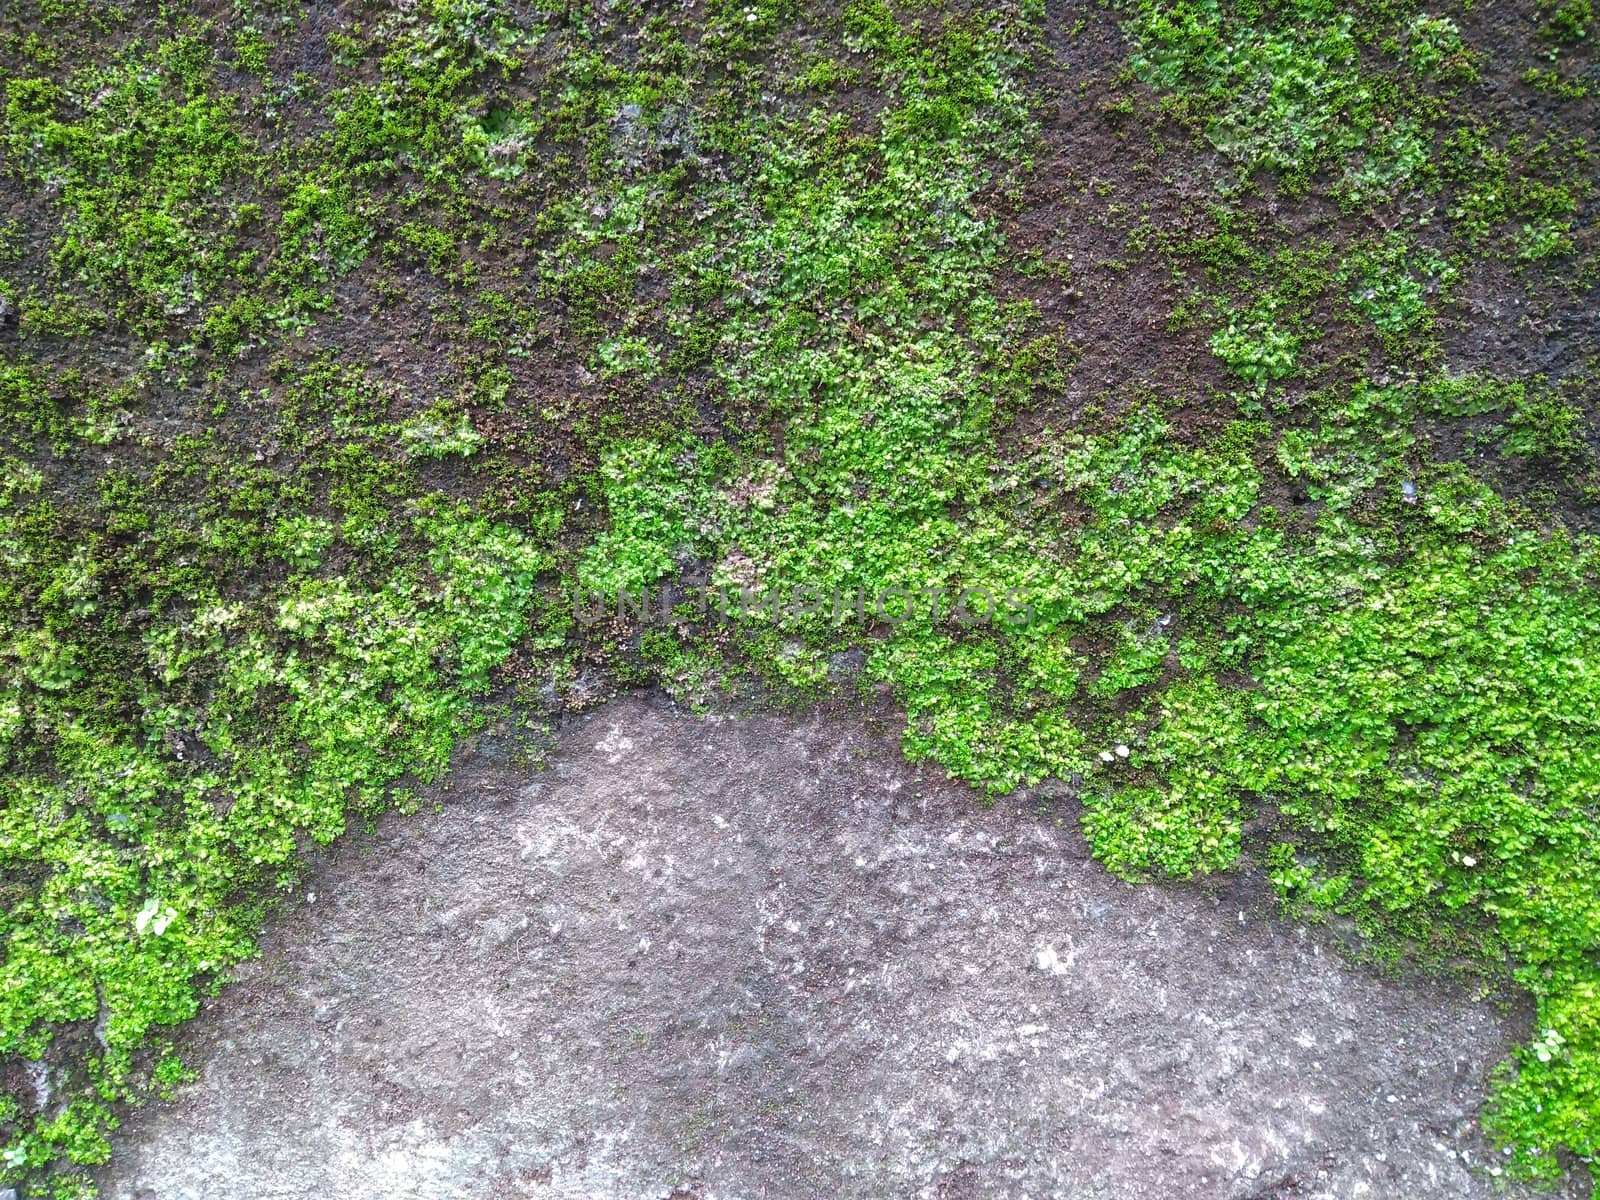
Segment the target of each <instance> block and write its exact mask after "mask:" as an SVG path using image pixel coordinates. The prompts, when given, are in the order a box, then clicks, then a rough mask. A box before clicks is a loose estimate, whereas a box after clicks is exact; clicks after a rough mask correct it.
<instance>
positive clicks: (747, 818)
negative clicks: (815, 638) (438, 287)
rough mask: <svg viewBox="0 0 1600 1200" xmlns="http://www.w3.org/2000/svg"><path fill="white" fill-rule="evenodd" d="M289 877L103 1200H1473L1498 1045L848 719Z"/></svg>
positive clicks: (675, 715)
mask: <svg viewBox="0 0 1600 1200" xmlns="http://www.w3.org/2000/svg"><path fill="white" fill-rule="evenodd" d="M437 795H438V796H439V797H440V798H441V799H442V800H443V801H444V808H443V810H442V811H441V812H437V813H434V812H431V811H430V812H425V813H423V814H422V815H419V816H415V817H411V818H401V817H396V818H393V819H390V820H385V821H384V822H382V823H381V826H380V828H379V830H378V832H377V833H376V834H375V835H363V836H357V837H354V838H352V839H350V840H349V841H348V842H346V843H344V844H342V845H341V846H340V847H338V848H337V849H336V850H335V851H334V852H333V853H332V854H330V855H329V856H328V857H327V858H326V859H325V860H324V861H322V862H321V863H319V864H318V865H317V867H316V868H315V870H314V873H313V877H312V879H311V881H310V883H309V887H308V891H309V892H310V894H311V895H310V898H309V902H308V903H306V904H305V905H304V906H303V907H301V908H300V909H299V910H298V911H296V912H294V913H293V914H291V915H290V916H288V917H287V918H286V919H284V920H283V921H282V922H280V923H279V924H278V925H276V926H275V927H274V928H273V929H272V930H271V931H270V933H269V935H268V936H267V937H266V939H265V942H264V948H263V954H262V955H261V957H260V958H259V959H258V960H256V961H253V962H251V963H249V964H246V965H245V966H244V967H243V968H242V969H241V970H240V972H239V982H238V983H237V984H236V985H233V986H230V987H229V988H228V989H226V990H225V991H224V992H223V993H222V995H220V996H219V997H218V998H217V999H216V1000H214V1001H213V1002H211V1003H210V1004H209V1005H208V1009H207V1012H206V1013H204V1014H203V1015H202V1016H201V1017H200V1018H199V1019H198V1020H197V1021H196V1022H195V1023H194V1024H193V1025H191V1026H190V1027H189V1029H188V1031H187V1032H186V1033H185V1035H184V1038H185V1045H186V1053H187V1056H188V1058H189V1060H190V1061H191V1063H193V1064H194V1065H195V1066H196V1067H197V1069H198V1070H199V1072H200V1076H201V1078H200V1080H199V1082H198V1083H196V1084H193V1085H191V1086H189V1087H187V1088H185V1089H184V1090H183V1091H182V1093H181V1094H180V1096H179V1098H178V1099H177V1100H176V1101H175V1102H173V1103H171V1104H167V1105H161V1106H156V1107H154V1108H151V1109H148V1110H146V1111H145V1112H143V1113H142V1114H140V1115H138V1116H137V1117H136V1118H134V1119H133V1120H132V1121H131V1122H130V1123H129V1124H128V1125H127V1126H126V1127H125V1128H124V1130H123V1131H122V1133H121V1134H120V1136H119V1139H118V1141H119V1144H118V1146H117V1155H116V1158H115V1160H114V1164H113V1166H112V1167H111V1168H110V1169H109V1171H108V1174H107V1175H106V1176H105V1178H104V1179H103V1181H102V1186H103V1187H104V1189H105V1194H106V1195H108V1196H112V1197H122V1198H134V1197H137V1198H140V1200H149V1198H150V1197H158V1198H159V1200H180V1198H185V1197H205V1198H206V1200H224V1198H232V1197H240V1198H245V1197H249V1198H269V1197H319V1198H324V1197H325V1198H329V1200H337V1198H347V1200H366V1198H369V1197H370V1198H372V1200H377V1198H379V1197H383V1198H385V1200H394V1198H397V1197H417V1198H419V1200H421V1198H427V1200H446V1198H456V1197H460V1198H462V1200H466V1198H472V1200H489V1198H498V1197H539V1198H543V1197H564V1198H577V1197H584V1198H589V1197H593V1198H597V1200H599V1198H604V1200H624V1198H626V1200H633V1198H636V1197H638V1198H644V1197H701V1198H704V1200H712V1198H729V1200H732V1198H748V1200H787V1198H791V1197H792V1198H800V1197H929V1198H932V1197H947V1198H953V1197H985V1198H987V1197H1036V1198H1038V1197H1072V1198H1089V1197H1108V1198H1109V1197H1115V1198H1118V1200H1121V1198H1123V1197H1138V1198H1141V1200H1143V1198H1146V1197H1148V1198H1156V1200H1159V1198H1165V1197H1183V1198H1185V1200H1188V1198H1208V1197H1216V1198H1222V1200H1242V1198H1244V1197H1256V1198H1262V1200H1264V1198H1267V1197H1290V1196H1308V1197H1310V1196H1316V1197H1374V1198H1388V1197H1405V1198H1407V1200H1422V1198H1428V1197H1441V1198H1443V1197H1450V1198H1451V1200H1458V1198H1464V1197H1487V1196H1491V1195H1494V1194H1496V1189H1495V1184H1494V1181H1493V1180H1492V1179H1491V1178H1490V1177H1489V1176H1488V1175H1486V1174H1485V1173H1483V1172H1482V1171H1481V1170H1479V1169H1478V1164H1480V1163H1482V1162H1483V1161H1484V1160H1485V1158H1486V1157H1492V1155H1489V1154H1488V1152H1487V1151H1486V1150H1485V1149H1484V1147H1483V1146H1482V1144H1481V1142H1480V1141H1479V1139H1478V1136H1477V1133H1476V1126H1475V1123H1474V1113H1475V1111H1476V1108H1477V1106H1478V1104H1479V1103H1480V1100H1481V1097H1482V1084H1483V1077H1484V1073H1485V1070H1486V1069H1487V1068H1488V1067H1489V1066H1490V1065H1492V1064H1493V1063H1494V1062H1495V1060H1496V1059H1498V1058H1499V1057H1500V1055H1501V1054H1502V1052H1503V1050H1504V1048H1505V1047H1506V1046H1507V1045H1508V1043H1509V1041H1510V1039H1512V1038H1513V1037H1515V1036H1516V1033H1517V1031H1516V1030H1515V1029H1514V1028H1512V1027H1511V1024H1512V1023H1509V1022H1507V1021H1506V1020H1504V1019H1502V1018H1500V1017H1498V1016H1497V1015H1496V1014H1495V1012H1494V1011H1493V1010H1492V1009H1491V1007H1490V1006H1488V1005H1487V1004H1481V1003H1473V1002H1471V1001H1470V1000H1469V999H1468V998H1467V997H1464V996H1462V995H1459V994H1455V993H1452V992H1451V991H1450V990H1449V989H1447V988H1445V987H1444V986H1443V985H1436V984H1430V983H1418V982H1408V983H1397V982H1394V981H1389V980H1384V979H1380V978H1377V977H1374V976H1372V975H1371V974H1368V973H1366V972H1363V971H1360V970H1356V969H1352V968H1351V967H1349V966H1347V965H1345V964H1344V963H1343V962H1342V961H1341V960H1340V959H1339V957H1338V956H1337V954H1336V953H1335V952H1334V951H1332V950H1331V949H1330V948H1329V944H1328V942H1327V940H1326V937H1325V935H1322V934H1319V933H1317V932H1311V931H1307V930H1305V929H1301V928H1298V927H1295V926H1293V925H1290V924H1285V923H1283V922H1280V921H1277V920H1274V919H1272V918H1271V917H1270V909H1269V907H1268V905H1267V904H1266V901H1265V898H1264V896H1263V895H1262V892H1261V890H1260V884H1259V881H1254V882H1253V881H1252V880H1251V878H1250V877H1249V876H1248V875H1245V874H1241V875H1238V876H1233V877H1229V878H1225V879H1220V880H1214V881H1210V882H1208V883H1206V884H1203V885H1194V886H1160V887H1157V886H1148V887H1140V888H1134V887H1129V886H1128V885H1126V884H1122V883H1119V882H1117V881H1115V880H1113V879H1111V878H1110V877H1108V876H1107V875H1106V874H1105V873H1104V872H1103V871H1102V870H1101V869H1100V868H1099V867H1097V866H1096V865H1095V864H1094V863H1093V862H1092V861H1091V860H1089V859H1088V858H1087V856H1086V852H1085V848H1084V845H1083V841H1082V838H1081V837H1080V835H1079V833H1078V831H1077V825H1076V820H1075V815H1074V813H1073V812H1072V811H1071V810H1070V809H1069V808H1068V807H1067V806H1066V805H1065V804H1058V805H1056V806H1055V807H1051V806H1049V805H1045V806H1041V805H1039V804H1037V803H1034V804H1030V805H1025V806H1023V805H1019V806H1012V807H1006V806H999V807H996V808H993V809H983V808H981V807H979V806H978V805H976V804H975V803H974V802H973V799H972V797H971V795H970V793H967V792H964V791H963V790H961V789H959V788H956V787H953V786H950V785H948V784H946V783H943V782H942V781H939V780H937V779H936V778H935V776H934V774H933V773H927V772H918V771H917V770H915V769H913V768H911V767H908V766H907V765H905V764H904V763H903V762H902V761H900V759H899V756H898V754H897V753H896V752H895V749H894V746H893V744H892V742H885V741H883V740H881V739H874V738H873V737H872V736H869V735H868V734H867V733H865V732H863V730H862V728H861V723H860V722H859V721H855V722H848V721H843V720H840V719H837V718H825V717H813V718H806V719H801V720H796V719H792V718H781V717H772V716H761V717H753V718H743V719H739V720H732V719H716V718H711V719H706V720H699V719H696V718H694V717H692V716H690V715H687V714H685V713H683V712H681V711H679V710H676V709H674V708H673V707H671V706H670V705H669V704H668V703H666V702H665V701H663V700H660V699H658V698H651V697H634V698H630V699H625V700H620V701H616V702H613V703H612V704H610V705H608V706H606V707H604V708H602V709H599V710H597V711H595V712H594V713H591V714H589V715H588V716H585V717H582V718H579V719H577V720H575V721H573V722H572V723H570V724H569V725H568V727H567V728H566V729H565V730H564V732H563V733H562V735H561V740H560V746H559V749H558V751H557V754H556V756H555V759H554V761H553V762H552V764H551V766H550V768H549V769H548V770H547V771H545V772H542V773H532V772H527V771H518V770H515V769H513V768H512V767H511V766H509V765H508V764H507V763H506V762H504V761H503V760H501V759H497V757H496V756H495V755H494V754H493V753H482V754H479V755H477V756H468V757H467V758H466V760H465V761H464V762H463V763H462V764H461V765H460V767H459V768H458V769H457V770H456V772H455V773H454V774H453V775H452V777H451V781H450V784H449V786H448V788H445V789H443V790H440V791H438V792H437Z"/></svg>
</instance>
